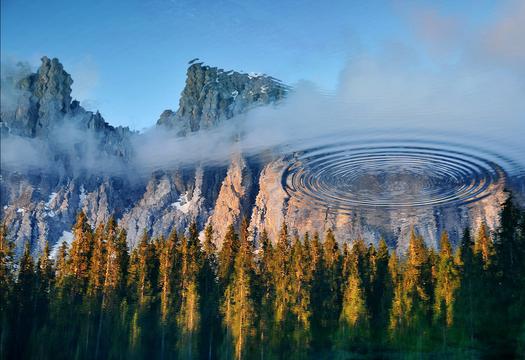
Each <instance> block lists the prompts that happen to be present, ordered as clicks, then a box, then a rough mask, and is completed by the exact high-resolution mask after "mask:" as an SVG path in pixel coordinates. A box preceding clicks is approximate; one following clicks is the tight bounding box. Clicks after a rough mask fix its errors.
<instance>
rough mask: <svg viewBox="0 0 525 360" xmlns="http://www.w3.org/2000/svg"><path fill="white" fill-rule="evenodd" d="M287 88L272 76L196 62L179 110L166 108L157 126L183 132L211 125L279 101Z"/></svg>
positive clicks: (189, 76) (187, 80) (182, 95)
mask: <svg viewBox="0 0 525 360" xmlns="http://www.w3.org/2000/svg"><path fill="white" fill-rule="evenodd" d="M286 91H287V87H286V86H284V85H283V84H282V83H281V82H280V81H279V80H277V79H274V78H272V77H269V76H265V75H258V74H255V75H254V74H242V73H238V72H235V71H224V70H222V69H219V68H216V67H210V66H207V65H203V64H202V63H192V64H191V65H190V67H189V68H188V71H187V78H186V86H185V88H184V90H183V91H182V94H181V98H180V102H179V109H178V111H177V112H176V113H174V112H173V111H171V110H166V111H164V112H163V113H162V115H161V117H160V119H159V121H158V122H157V125H163V126H166V127H169V128H174V127H175V128H178V129H179V131H180V132H181V133H183V134H184V133H188V132H194V131H198V130H200V129H207V128H211V127H213V126H215V125H216V124H218V123H219V122H221V121H223V120H227V119H230V118H232V117H233V116H235V115H237V114H240V113H242V112H244V111H246V110H248V109H249V108H252V107H254V106H258V105H265V104H268V103H271V102H275V101H278V100H280V99H282V98H283V97H284V96H285V94H286Z"/></svg>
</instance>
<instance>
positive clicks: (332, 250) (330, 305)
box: [321, 229, 342, 336]
mask: <svg viewBox="0 0 525 360" xmlns="http://www.w3.org/2000/svg"><path fill="white" fill-rule="evenodd" d="M323 265H324V271H323V279H322V281H323V284H324V286H323V287H324V299H323V302H322V315H321V316H322V317H321V321H322V326H323V327H324V329H325V332H326V334H327V335H328V336H331V335H332V334H331V331H333V330H334V329H336V328H337V324H338V320H339V314H340V313H341V298H342V294H341V253H340V251H339V246H338V245H337V241H336V240H335V236H334V233H333V231H332V230H331V229H328V231H327V232H326V235H325V238H324V243H323Z"/></svg>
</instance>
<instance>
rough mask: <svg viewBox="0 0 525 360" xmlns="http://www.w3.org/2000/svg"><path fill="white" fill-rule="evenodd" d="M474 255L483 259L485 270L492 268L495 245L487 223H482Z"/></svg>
mask: <svg viewBox="0 0 525 360" xmlns="http://www.w3.org/2000/svg"><path fill="white" fill-rule="evenodd" d="M474 254H475V255H477V256H480V257H481V261H482V262H483V268H484V269H485V270H487V269H488V268H489V267H490V266H491V264H492V260H493V257H494V243H493V242H492V239H491V238H490V236H489V232H488V229H487V225H486V224H485V222H482V223H481V225H480V227H479V229H478V233H477V236H476V242H475V244H474Z"/></svg>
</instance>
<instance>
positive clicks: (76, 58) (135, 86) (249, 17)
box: [1, 0, 504, 129]
mask: <svg viewBox="0 0 525 360" xmlns="http://www.w3.org/2000/svg"><path fill="white" fill-rule="evenodd" d="M435 3H437V2H433V1H417V2H415V1H402V2H401V1H331V2H321V1H309V0H305V1H299V0H297V1H296V0H293V1H279V2H277V1H267V2H262V1H260V2H259V1H235V0H234V1H224V0H221V1H204V0H197V1H190V0H181V1H175V0H174V1H165V0H142V1H137V0H129V1H121V2H119V1H96V0H90V1H84V0H78V1H56V0H47V1H41V0H2V3H1V4H2V5H1V52H2V57H11V58H14V59H17V60H27V61H29V62H30V63H31V64H34V65H37V64H38V63H39V58H40V57H41V56H43V55H47V56H49V57H58V58H59V59H60V60H61V61H62V63H63V64H64V66H65V67H66V70H67V71H68V72H70V73H71V74H72V76H73V79H74V80H75V84H74V85H73V95H74V97H76V98H78V99H79V100H80V101H83V102H84V104H85V105H86V106H87V107H88V108H89V109H90V110H95V109H99V110H100V111H101V113H102V114H103V116H104V117H105V119H106V120H107V121H108V122H110V123H111V124H114V125H129V126H130V127H132V128H134V129H143V128H145V127H148V126H151V125H152V124H154V122H155V121H156V120H157V118H158V116H159V114H160V113H161V112H162V111H163V110H164V109H167V108H171V109H174V110H175V109H176V108H177V107H178V100H179V95H180V92H181V91H182V88H183V86H184V81H185V72H186V67H187V62H188V61H189V60H191V59H193V58H195V57H198V58H200V59H201V60H203V61H205V62H206V63H207V64H210V65H216V66H219V67H222V68H225V69H234V70H243V71H245V72H251V71H255V72H261V73H267V74H270V75H272V76H274V77H277V78H280V79H281V80H283V81H285V82H286V83H289V84H295V83H297V82H298V81H300V80H308V81H311V82H313V83H315V84H316V85H317V86H319V87H320V88H322V89H325V90H326V91H333V90H334V89H335V88H336V86H337V84H338V80H339V78H340V74H341V71H342V70H343V69H344V68H345V64H346V63H347V62H348V61H349V60H352V59H353V58H356V57H359V56H361V55H362V54H363V53H367V54H373V56H377V57H381V54H382V51H383V49H384V48H388V46H389V44H396V46H397V45H398V44H403V46H406V48H408V49H410V51H411V52H413V54H414V56H417V57H419V58H420V59H421V64H423V65H422V66H428V67H432V66H435V65H436V64H442V63H453V62H454V61H455V59H456V57H457V52H458V51H462V48H463V47H464V46H465V45H464V44H463V43H462V44H460V45H458V46H457V47H456V48H455V51H449V50H447V51H441V50H440V48H439V46H435V45H436V44H437V45H440V42H441V45H443V44H444V43H447V46H448V43H449V42H453V41H454V40H455V37H456V36H455V35H456V34H457V33H458V32H450V33H449V32H447V31H445V30H447V27H448V24H450V27H454V26H455V25H457V24H459V26H460V27H461V28H462V29H467V30H468V31H470V32H474V33H475V32H478V31H482V29H483V28H484V27H485V26H486V24H487V23H490V22H491V21H493V20H494V18H496V17H498V14H499V12H500V11H501V8H503V7H504V2H502V1H501V2H500V1H486V0H480V1H472V2H469V1H462V2H458V1H441V2H439V5H435ZM434 20H435V21H436V22H437V23H438V25H439V27H440V31H439V32H437V33H435V32H434V31H433V30H432V29H433V28H432V26H428V24H430V25H432V24H433V21H434ZM448 21H450V23H449V22H448ZM422 29H426V30H428V34H427V35H429V36H430V37H433V39H432V42H433V45H434V46H433V49H432V50H429V49H428V43H427V42H426V41H425V39H423V38H422V36H421V31H422ZM429 29H430V30H429ZM423 32H424V33H425V31H423ZM401 48H403V47H401Z"/></svg>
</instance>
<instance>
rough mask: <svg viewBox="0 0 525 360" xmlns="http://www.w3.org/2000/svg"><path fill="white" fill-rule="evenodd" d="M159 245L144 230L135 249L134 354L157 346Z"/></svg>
mask: <svg viewBox="0 0 525 360" xmlns="http://www.w3.org/2000/svg"><path fill="white" fill-rule="evenodd" d="M155 250H156V249H155V244H154V243H153V242H152V241H150V237H149V236H148V233H147V232H146V231H144V233H143V235H142V237H141V239H140V242H139V244H138V247H137V248H136V249H134V251H133V253H132V256H131V259H130V267H129V274H128V284H129V288H130V290H131V291H132V293H131V299H132V301H133V302H136V304H135V306H134V311H133V315H132V323H131V332H130V337H131V338H130V345H131V349H130V350H131V351H132V352H133V353H135V354H137V355H139V356H142V355H144V354H145V352H146V351H147V348H146V346H148V345H149V346H151V345H152V344H154V339H155V334H154V333H153V329H151V328H152V326H153V323H154V322H153V319H152V316H151V313H152V306H153V305H154V301H155V297H156V295H157V284H158V279H157V276H158V258H157V257H156V251H155Z"/></svg>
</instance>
